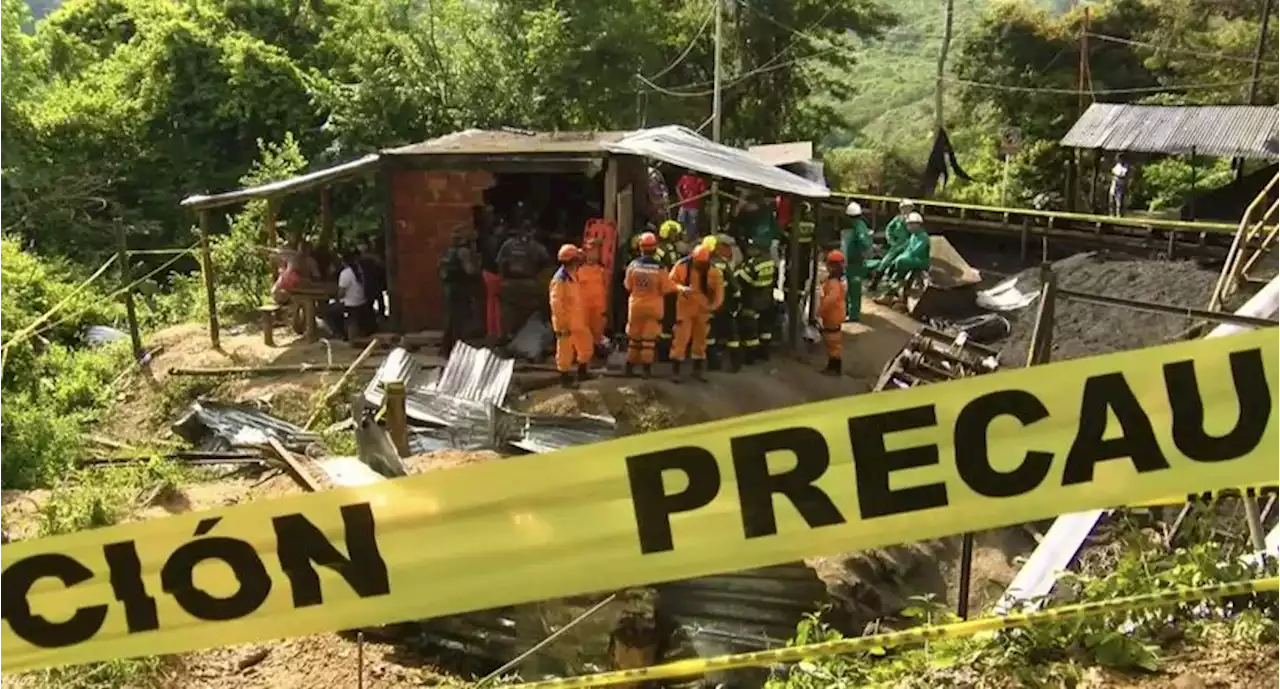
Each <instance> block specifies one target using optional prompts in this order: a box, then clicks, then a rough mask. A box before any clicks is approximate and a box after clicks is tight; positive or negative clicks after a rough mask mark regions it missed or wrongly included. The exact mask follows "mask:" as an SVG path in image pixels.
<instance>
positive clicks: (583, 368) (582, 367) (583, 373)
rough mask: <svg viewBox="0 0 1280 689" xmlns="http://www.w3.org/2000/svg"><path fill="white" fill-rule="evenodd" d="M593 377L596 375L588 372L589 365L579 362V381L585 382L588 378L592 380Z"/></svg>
mask: <svg viewBox="0 0 1280 689" xmlns="http://www.w3.org/2000/svg"><path fill="white" fill-rule="evenodd" d="M592 378H595V376H593V375H591V374H590V373H588V372H587V365H586V364H578V382H579V383H583V382H586V381H588V380H591V379H592Z"/></svg>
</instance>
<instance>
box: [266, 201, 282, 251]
mask: <svg viewBox="0 0 1280 689" xmlns="http://www.w3.org/2000/svg"><path fill="white" fill-rule="evenodd" d="M262 225H263V230H264V232H265V233H266V236H267V246H269V247H272V248H275V247H276V246H277V245H278V244H279V243H280V236H279V234H278V233H277V232H276V200H275V199H267V210H266V212H265V213H263V216H262Z"/></svg>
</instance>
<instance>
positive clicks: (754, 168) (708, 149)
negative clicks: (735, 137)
mask: <svg viewBox="0 0 1280 689" xmlns="http://www.w3.org/2000/svg"><path fill="white" fill-rule="evenodd" d="M604 147H605V149H607V150H609V151H611V152H613V153H622V154H629V155H636V156H643V157H645V158H652V159H654V160H660V161H662V162H664V163H670V164H671V165H675V166H677V167H682V168H687V169H690V170H697V171H698V172H702V173H704V174H708V175H712V176H714V177H720V178H724V179H732V180H737V181H739V182H745V183H747V184H750V185H751V186H754V187H761V188H764V189H770V190H773V191H780V192H782V193H784V194H796V195H799V196H805V197H808V198H826V197H828V196H830V195H831V191H830V190H829V189H827V187H826V185H824V184H819V183H817V182H813V181H810V180H807V179H805V178H803V177H800V176H799V175H794V174H792V173H790V172H787V171H786V170H783V169H781V168H776V167H773V166H771V165H767V164H765V163H762V162H760V161H759V160H758V159H757V158H756V157H755V156H753V155H751V154H750V153H748V152H747V151H744V150H742V149H740V148H733V147H732V146H725V145H724V144H718V143H715V142H714V141H711V140H710V139H706V138H703V137H701V136H699V135H698V134H697V133H695V132H694V131H693V130H691V129H689V128H687V127H680V126H677V125H669V126H666V127H656V128H653V129H642V130H640V131H638V132H635V133H634V134H629V135H627V136H626V137H624V138H623V139H621V140H620V141H618V142H616V143H606V144H604Z"/></svg>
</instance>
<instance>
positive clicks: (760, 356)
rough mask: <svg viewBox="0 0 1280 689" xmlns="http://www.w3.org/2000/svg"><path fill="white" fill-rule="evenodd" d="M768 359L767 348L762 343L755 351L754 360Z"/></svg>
mask: <svg viewBox="0 0 1280 689" xmlns="http://www.w3.org/2000/svg"><path fill="white" fill-rule="evenodd" d="M768 360H769V348H768V347H765V346H763V345H762V346H761V347H760V349H759V351H757V352H756V361H768Z"/></svg>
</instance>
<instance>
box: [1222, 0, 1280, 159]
mask: <svg viewBox="0 0 1280 689" xmlns="http://www.w3.org/2000/svg"><path fill="white" fill-rule="evenodd" d="M1272 7H1274V4H1273V3H1272V1H1271V0H1262V25H1261V26H1259V27H1258V46H1257V48H1255V49H1254V51H1253V72H1252V74H1251V75H1250V76H1249V88H1248V90H1247V91H1246V92H1245V99H1244V104H1245V105H1253V101H1254V99H1256V98H1257V97H1258V76H1259V72H1260V71H1261V70H1262V56H1263V54H1264V53H1266V50H1267V29H1268V28H1270V25H1271V8H1272ZM1232 166H1233V167H1235V169H1236V179H1237V180H1238V179H1240V178H1241V177H1243V176H1244V158H1236V159H1235V160H1234V161H1232Z"/></svg>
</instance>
